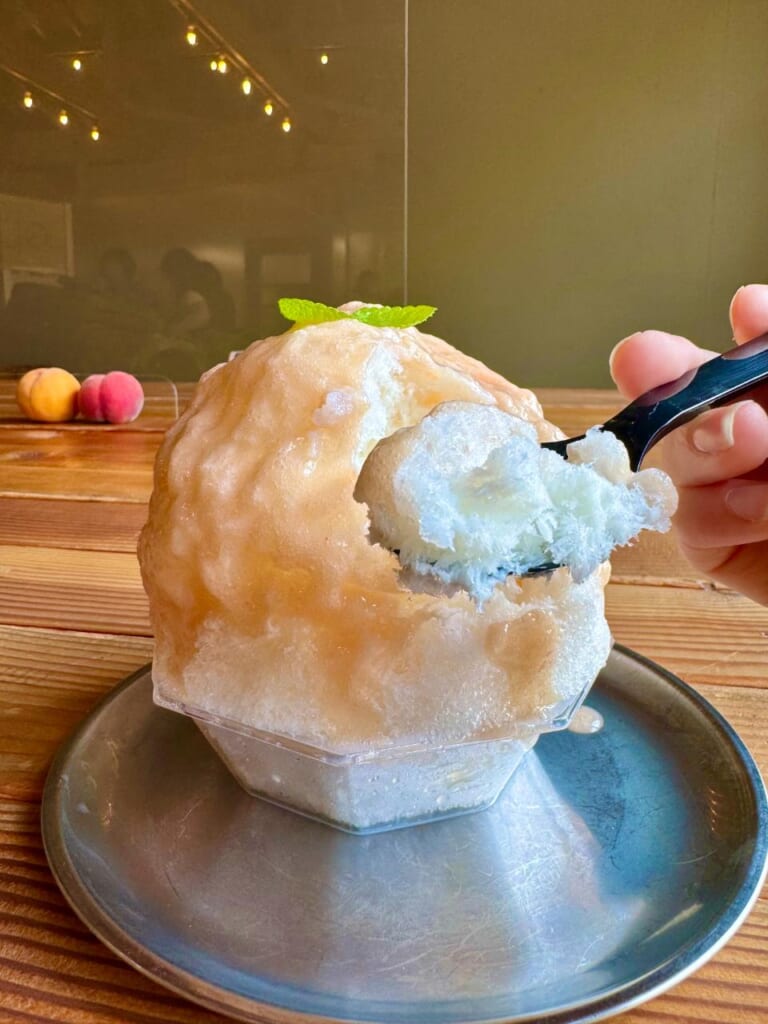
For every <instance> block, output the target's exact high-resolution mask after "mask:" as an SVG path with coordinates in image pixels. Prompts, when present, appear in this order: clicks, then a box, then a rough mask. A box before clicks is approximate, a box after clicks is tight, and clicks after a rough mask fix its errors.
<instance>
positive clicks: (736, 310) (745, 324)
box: [731, 284, 768, 344]
mask: <svg viewBox="0 0 768 1024" xmlns="http://www.w3.org/2000/svg"><path fill="white" fill-rule="evenodd" d="M731 326H732V327H733V337H734V339H735V340H736V341H737V342H739V343H740V344H741V343H743V342H745V341H749V340H750V339H751V338H756V337H757V336H758V335H760V334H765V333H766V331H768V285H764V284H747V285H744V287H743V288H739V290H738V291H737V292H736V294H735V295H734V296H733V299H732V300H731Z"/></svg>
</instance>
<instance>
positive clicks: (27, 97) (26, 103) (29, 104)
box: [21, 90, 35, 110]
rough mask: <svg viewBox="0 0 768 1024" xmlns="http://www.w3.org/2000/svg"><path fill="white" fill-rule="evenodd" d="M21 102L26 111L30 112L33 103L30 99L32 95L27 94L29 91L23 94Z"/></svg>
mask: <svg viewBox="0 0 768 1024" xmlns="http://www.w3.org/2000/svg"><path fill="white" fill-rule="evenodd" d="M21 102H22V103H23V104H24V106H25V107H26V108H27V110H31V109H32V107H34V105H35V101H34V99H33V98H32V93H31V92H29V90H27V92H25V93H24V99H23V100H22V101H21Z"/></svg>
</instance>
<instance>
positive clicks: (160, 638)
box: [139, 300, 611, 831]
mask: <svg viewBox="0 0 768 1024" xmlns="http://www.w3.org/2000/svg"><path fill="white" fill-rule="evenodd" d="M297 301H298V300H297ZM299 305H300V307H301V308H300V311H299V313H298V314H297V315H296V316H294V319H297V320H299V323H297V324H296V326H295V327H293V328H292V329H290V330H289V331H287V332H286V333H285V334H283V335H280V336H277V337H272V338H267V339H266V340H264V341H260V342H256V343H254V344H253V345H251V347H250V348H248V349H246V350H245V351H244V352H243V353H242V354H241V355H239V356H238V357H237V358H235V359H234V360H232V361H231V362H229V363H227V364H224V365H222V366H220V367H218V368H216V369H215V370H214V371H213V372H211V373H209V374H208V375H206V377H205V378H204V379H203V380H202V381H201V382H200V384H199V386H198V388H197V390H196V392H195V395H194V397H193V399H192V402H191V404H190V406H189V408H188V409H187V410H186V411H185V413H184V414H183V415H182V417H181V418H180V419H179V420H178V422H177V423H175V424H174V426H173V427H172V428H171V429H170V430H169V431H168V434H167V435H166V438H165V440H164V442H163V445H162V447H161V449H160V451H159V453H158V457H157V461H156V466H155V480H154V491H153V494H152V499H151V503H150V511H149V518H148V521H147V524H146V526H145V527H144V530H143V532H142V535H141V538H140V543H139V557H140V562H141V568H142V575H143V579H144V585H145V587H146V590H147V594H148V596H149V601H150V610H151V617H152V624H153V628H154V633H155V637H156V649H155V660H154V666H153V678H154V692H155V700H156V701H157V703H158V704H160V705H162V706H164V707H168V708H171V709H174V710H177V711H180V712H182V713H185V714H187V715H190V716H192V717H194V718H195V719H196V720H197V722H198V724H199V725H200V727H201V729H202V730H203V732H204V733H205V735H206V736H207V737H208V739H209V740H210V741H211V743H212V744H213V746H214V747H215V748H216V750H217V751H218V752H219V754H220V755H221V756H222V758H223V759H224V761H225V762H226V763H227V764H228V765H229V767H230V768H231V770H232V771H233V773H234V774H235V776H236V777H237V778H238V780H239V781H240V782H241V783H242V785H243V786H244V787H245V788H246V789H247V790H248V791H249V792H251V793H254V794H257V795H260V796H262V797H264V798H266V799H269V800H272V801H274V802H277V803H280V804H284V805H286V806H289V807H291V808H293V809H294V810H298V811H300V812H302V813H305V814H308V815H311V816H313V817H316V818H320V819H322V820H324V821H328V822H330V823H332V824H335V825H337V826H339V827H342V828H345V829H348V830H352V831H372V830H376V829H382V828H391V827H398V826H401V825H407V824H412V823H415V822H419V821H424V820H428V819H431V818H434V817H441V816H445V815H448V814H456V813H461V812H463V811H466V810H472V809H477V808H480V807H484V806H487V805H488V804H490V803H492V802H493V800H495V798H496V797H497V796H498V794H499V793H500V792H501V790H502V789H503V787H504V785H505V784H506V782H507V781H508V779H509V777H510V775H511V774H512V772H513V771H514V770H515V768H516V766H517V765H518V763H519V762H520V760H521V758H522V757H523V755H524V753H525V752H526V751H527V750H528V749H530V747H532V746H533V744H534V743H535V741H536V739H537V738H538V736H539V735H540V734H541V733H542V732H544V731H548V730H551V729H553V728H560V727H562V726H564V725H566V724H567V723H568V721H569V719H570V716H571V715H572V713H573V712H574V711H575V709H576V708H577V707H578V705H579V703H580V702H581V700H582V698H583V696H584V694H585V693H586V692H587V690H588V689H589V687H590V686H591V684H592V682H593V681H594V679H595V677H596V675H597V673H598V671H599V670H600V668H601V667H602V666H603V664H604V663H605V661H606V659H607V656H608V652H609V649H610V643H611V640H610V634H609V630H608V626H607V624H606V621H605V615H604V606H603V589H604V586H605V584H606V582H607V579H608V575H609V570H608V567H607V565H606V564H600V565H598V566H596V567H595V568H594V571H591V572H589V573H588V574H587V575H586V576H585V578H584V579H582V581H581V582H579V583H577V582H575V581H574V578H573V576H572V575H571V572H570V571H569V570H568V569H567V568H563V569H559V570H558V571H556V572H554V573H552V574H551V576H550V577H548V578H534V579H522V580H518V579H515V578H514V577H512V576H510V577H505V578H504V579H502V580H499V581H498V582H497V583H496V584H495V585H494V587H493V588H492V589H491V591H490V592H489V593H488V594H487V595H484V598H485V599H484V600H483V601H482V603H481V604H478V603H477V602H476V601H475V599H474V598H473V597H472V596H471V595H470V593H468V592H467V591H466V590H465V589H463V588H453V589H452V590H450V591H446V590H445V588H441V587H436V588H435V590H434V592H429V590H428V589H427V590H414V589H411V588H410V587H409V586H408V584H407V582H404V580H403V579H402V577H401V571H402V566H401V563H400V561H399V560H398V557H397V555H396V554H394V553H393V552H392V551H391V550H389V549H388V547H387V546H386V545H384V544H380V543H375V542H374V543H372V540H373V539H375V538H372V536H371V534H370V530H371V525H370V521H369V511H370V510H369V507H368V506H367V504H366V503H364V502H361V501H360V500H358V499H359V498H360V493H359V492H358V496H357V498H356V497H355V491H356V487H357V486H358V477H359V475H360V471H361V469H362V467H363V465H364V464H365V462H366V459H367V458H368V456H369V455H370V453H371V451H372V450H373V449H374V447H375V446H376V445H377V444H378V442H379V441H381V440H382V439H383V438H386V437H388V436H390V435H392V434H393V433H394V432H395V431H398V430H400V429H401V428H408V427H412V426H414V425H416V424H419V423H420V422H421V421H422V420H423V419H424V417H425V416H428V414H430V413H432V411H433V410H434V409H435V408H436V407H438V406H440V405H441V403H445V402H449V403H462V405H464V404H467V403H469V404H472V405H476V406H481V407H483V408H484V409H487V410H490V411H491V415H495V413H496V412H500V413H502V414H503V415H504V416H505V417H508V418H511V419H513V420H514V421H515V422H516V423H519V424H523V425H525V427H524V429H525V431H527V432H529V433H530V436H531V437H533V436H535V437H536V439H537V440H538V441H545V440H552V439H555V438H558V437H560V436H562V435H561V434H560V432H559V431H558V430H557V428H556V427H554V426H553V425H552V424H550V423H548V422H547V421H546V420H545V419H544V416H543V414H542V411H541V407H540V405H539V403H538V401H537V400H536V398H535V396H534V395H533V394H532V393H531V392H530V391H527V390H524V389H521V388H518V387H516V386H515V385H513V384H510V383H509V382H508V381H506V380H504V379H503V378H502V377H500V376H498V375H497V374H495V373H493V372H492V371H491V370H489V369H488V368H487V367H485V366H484V365H482V364H481V363H479V362H477V361H476V360H474V359H471V358H470V357H469V356H466V355H464V354H462V353H461V352H459V351H457V350H456V349H454V348H452V347H451V346H450V345H448V344H447V343H446V342H444V341H442V340H440V339H439V338H436V337H433V336H431V335H429V334H426V333H424V332H422V331H420V330H418V329H417V327H416V326H414V325H413V324H414V320H415V318H414V317H411V318H410V323H411V325H410V326H406V325H404V324H405V323H406V322H408V319H409V317H408V310H409V309H411V307H406V310H405V311H403V310H401V309H398V308H396V309H394V310H389V311H387V310H386V309H382V310H378V309H375V308H374V307H364V306H362V304H350V305H348V306H346V307H341V309H340V310H338V311H337V310H330V311H327V312H326V313H323V314H322V316H324V317H326V319H325V320H323V321H322V322H311V321H310V317H311V316H314V317H315V318H316V319H318V314H316V313H315V311H314V310H313V309H310V308H308V307H313V306H314V305H315V304H311V303H303V305H302V304H301V303H299ZM321 309H327V308H326V307H321ZM366 319H368V320H369V322H366Z"/></svg>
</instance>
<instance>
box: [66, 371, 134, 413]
mask: <svg viewBox="0 0 768 1024" xmlns="http://www.w3.org/2000/svg"><path fill="white" fill-rule="evenodd" d="M78 405H79V407H80V413H81V415H82V416H83V417H84V418H85V419H87V420H96V421H99V422H101V421H104V420H106V421H107V423H130V422H131V421H132V420H135V419H136V417H137V416H138V415H139V413H140V412H141V410H142V409H143V407H144V389H143V388H142V386H141V384H140V383H139V382H138V381H137V380H136V378H135V377H134V376H132V375H131V374H130V373H124V372H123V371H122V370H113V371H112V372H111V373H93V374H91V376H90V377H86V379H85V380H84V381H83V386H82V388H81V389H80V395H79V398H78Z"/></svg>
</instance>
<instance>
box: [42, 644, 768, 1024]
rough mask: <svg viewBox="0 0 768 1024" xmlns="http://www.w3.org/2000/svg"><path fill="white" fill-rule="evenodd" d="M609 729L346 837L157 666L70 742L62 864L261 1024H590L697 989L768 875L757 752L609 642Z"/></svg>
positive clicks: (77, 895)
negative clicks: (689, 986) (422, 820)
mask: <svg viewBox="0 0 768 1024" xmlns="http://www.w3.org/2000/svg"><path fill="white" fill-rule="evenodd" d="M589 704H590V706H592V707H594V708H596V709H597V710H598V711H599V712H600V713H601V714H602V715H603V717H604V719H605V728H604V729H603V731H602V732H600V733H598V734H595V735H577V734H574V733H568V732H566V733H556V734H552V735H549V736H544V737H542V739H541V740H540V741H539V743H538V744H537V746H536V748H535V750H534V751H533V752H532V753H531V754H529V755H528V756H527V757H526V759H525V761H524V763H523V765H522V767H521V768H520V769H519V770H518V772H517V773H516V775H515V776H514V777H513V779H512V781H511V782H510V784H509V785H508V787H507V788H506V790H505V791H504V793H503V794H502V796H501V797H500V798H499V800H498V801H497V803H496V804H495V805H494V806H493V807H492V808H490V809H489V810H486V811H482V812H479V813H476V814H469V815H465V816H463V817H459V818H453V819H450V820H446V821H441V822H436V823H432V824H429V825H423V826H418V827H414V828H409V829H403V830H400V831H395V832H387V833H382V834H379V835H367V836H352V835H346V834H344V833H341V832H338V831H336V830H334V829H331V828H329V827H327V826H325V825H322V824H319V823H317V822H313V821H310V820H307V819H305V818H302V817H299V816H298V815H296V814H293V813H292V812H290V811H287V810H283V809H281V808H279V807H274V806H272V805H270V804H267V803H264V802H263V801H261V800H258V799H254V798H252V797H249V796H247V795H246V794H245V793H244V792H243V791H242V790H241V789H240V788H239V787H238V786H237V784H236V783H235V782H234V781H233V780H232V779H231V777H230V776H229V774H228V773H227V771H226V769H225V768H224V767H223V765H222V764H221V763H220V762H219V760H218V759H217V757H216V756H215V754H214V753H213V751H212V750H211V749H210V748H209V747H208V745H207V743H206V742H205V740H204V739H203V737H202V736H201V735H200V733H199V732H198V730H197V729H196V727H195V725H194V723H193V722H191V721H190V720H188V719H186V718H184V717H182V716H180V715H176V714H173V713H172V712H168V711H163V710H161V709H159V708H156V707H155V706H154V705H153V703H152V695H151V679H150V672H149V669H148V668H147V669H143V670H142V671H140V672H138V673H136V674H135V675H134V676H132V677H131V678H130V679H128V680H126V682H125V683H123V684H122V685H121V686H119V687H118V688H117V689H116V690H114V691H113V692H112V693H111V694H110V695H109V696H108V697H107V698H106V699H105V700H104V701H103V702H102V703H101V704H100V705H99V706H98V707H97V708H96V710H95V711H94V712H93V713H92V714H91V716H90V717H89V718H88V719H87V720H86V721H85V722H84V723H83V725H82V726H81V727H80V728H79V730H78V731H77V732H76V734H75V735H74V736H73V737H72V738H71V739H70V740H69V742H68V743H67V744H66V745H65V747H64V748H63V749H62V750H61V751H60V752H59V754H58V755H57V757H56V760H55V762H54V764H53V766H52V768H51V771H50V775H49V777H48V782H47V785H46V789H45V794H44V799H43V837H44V841H45V846H46V850H47V853H48V858H49V860H50V863H51V867H52V869H53V872H54V874H55V876H56V878H57V880H58V882H59V885H60V886H61V888H62V890H63V892H64V894H65V896H66V897H67V899H68V900H69V902H70V903H71V904H72V906H73V908H74V909H75V910H76V911H77V913H78V914H79V915H80V917H81V918H82V919H83V920H84V921H85V923H86V924H87V925H88V926H89V927H90V928H91V929H92V930H93V931H94V932H95V933H96V934H97V935H98V936H99V937H100V938H101V939H102V940H103V941H104V942H105V943H106V944H107V945H108V946H110V947H111V948H112V949H113V950H114V951H115V952H116V953H118V954H119V955H120V956H122V957H123V958H124V959H126V960H127V961H128V962H129V963H131V964H133V965H134V966H135V967H137V968H138V969H139V970H140V971H143V972H144V973H145V974H147V975H149V976H150V977H152V978H154V979H155V980H157V981H159V982H160V983H161V984H163V985H166V986H167V987H169V988H171V989H173V990H174V991H176V992H178V993H181V994H182V995H184V996H186V997H188V998H189V999H192V1000H195V1001H196V1002H199V1003H201V1004H203V1005H205V1006H208V1007H210V1008H212V1009H215V1010H218V1011H220V1012H223V1013H226V1014H230V1015H231V1016H233V1017H236V1018H238V1019H240V1020H246V1021H260V1022H264V1021H281V1022H285V1021H288V1020H293V1019H295V1018H296V1017H297V1016H299V1015H301V1014H306V1015H311V1016H312V1017H314V1018H322V1019H328V1020H333V1021H341V1020H344V1021H348V1020H354V1021H374V1022H377V1024H379V1022H380V1024H405V1022H412V1021H413V1020H418V1021H420V1022H422V1024H438V1022H439V1024H453V1022H464V1024H467V1022H484V1024H488V1022H491V1021H516V1022H517V1021H541V1022H544V1021H546V1022H547V1024H555V1022H557V1024H564V1022H575V1021H594V1020H598V1019H600V1018H602V1017H607V1016H610V1015H612V1014H614V1013H618V1012H620V1011H621V1010H625V1009H628V1008H629V1007H631V1006H634V1005H636V1004H638V1003H640V1002H642V1001H644V1000H646V999H649V998H651V997H652V996H654V995H657V994H658V993H660V992H662V991H664V990H665V989H667V988H668V987H669V986H671V985H672V984H674V983H675V982H677V981H679V980H680V979H681V978H683V977H685V976H686V975H687V974H689V973H690V972H691V971H693V970H695V969H696V968H697V967H699V966H700V965H701V964H702V963H704V961H705V960H707V959H708V958H709V957H710V956H712V955H713V953H715V952H716V950H717V949H719V948H720V947H721V946H722V945H723V944H724V943H725V942H726V941H727V939H728V938H729V937H730V936H731V935H732V934H733V933H734V931H735V930H736V929H737V928H738V926H739V924H740V923H741V922H742V921H743V919H744V917H745V916H746V914H747V912H748V910H749V908H750V906H751V905H752V903H753V902H754V900H755V899H756V897H757V894H758V892H759V890H760V886H761V884H762V881H763V879H764V877H765V869H766V850H767V845H768V844H767V841H766V797H765V791H764V789H763V785H762V782H761V779H760V775H759V773H758V771H757V768H756V767H755V764H754V762H753V761H752V758H751V757H750V755H749V753H748V752H747V750H746V749H745V747H744V745H743V744H742V743H741V741H740V740H739V738H738V737H737V736H736V734H735V733H734V732H733V730H732V729H731V728H730V726H729V725H728V724H727V723H726V722H725V721H724V720H723V719H722V718H721V717H720V715H719V714H718V713H717V712H716V711H714V709H713V708H712V707H711V706H710V705H709V704H707V702H706V701H705V700H703V698H701V697H700V696H698V695H697V694H696V693H695V692H694V691H693V690H691V689H690V688H689V687H687V686H686V685H685V684H684V683H681V682H680V681H679V680H678V679H676V678H675V677H674V676H672V675H670V674H669V673H668V672H665V671H664V670H663V669H661V668H659V667H658V666H656V665H654V664H653V663H651V662H649V661H646V660H645V659H644V658H641V657H640V656H638V655H636V654H634V653H632V652H631V651H628V650H626V649H622V648H616V649H615V650H614V652H613V653H612V655H611V658H610V660H609V662H608V665H607V666H606V668H605V670H604V671H603V672H602V674H601V676H600V678H599V680H598V681H597V683H596V684H595V687H594V689H593V690H592V692H591V694H590V696H589Z"/></svg>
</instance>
